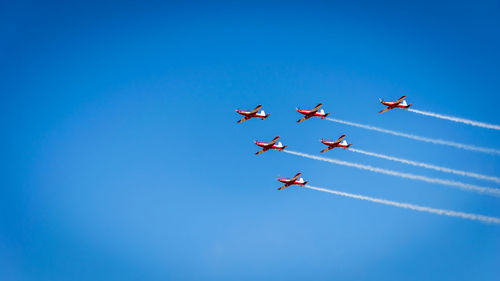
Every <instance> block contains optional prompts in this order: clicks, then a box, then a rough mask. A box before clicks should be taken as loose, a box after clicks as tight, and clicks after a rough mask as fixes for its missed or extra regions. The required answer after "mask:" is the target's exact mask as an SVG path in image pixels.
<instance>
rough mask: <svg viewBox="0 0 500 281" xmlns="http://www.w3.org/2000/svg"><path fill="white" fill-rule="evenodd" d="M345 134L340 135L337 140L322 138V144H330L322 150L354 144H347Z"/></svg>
mask: <svg viewBox="0 0 500 281" xmlns="http://www.w3.org/2000/svg"><path fill="white" fill-rule="evenodd" d="M344 138H345V135H342V136H340V138H338V139H337V140H336V141H326V140H321V143H322V144H325V145H328V147H327V148H325V149H323V150H321V151H320V152H321V153H323V152H327V151H328V150H330V149H334V148H335V147H342V148H343V149H348V148H349V146H351V145H352V143H350V144H347V141H345V140H344Z"/></svg>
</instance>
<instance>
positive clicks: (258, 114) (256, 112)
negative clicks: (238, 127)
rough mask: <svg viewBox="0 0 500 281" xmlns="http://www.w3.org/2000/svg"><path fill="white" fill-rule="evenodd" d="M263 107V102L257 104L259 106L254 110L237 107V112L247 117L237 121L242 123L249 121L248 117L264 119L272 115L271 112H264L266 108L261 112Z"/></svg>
mask: <svg viewBox="0 0 500 281" xmlns="http://www.w3.org/2000/svg"><path fill="white" fill-rule="evenodd" d="M261 108H262V104H259V105H257V107H256V108H254V110H252V111H248V110H239V109H236V112H238V113H239V114H241V115H243V116H245V117H243V118H241V119H240V120H238V121H237V122H238V123H241V122H244V121H247V120H248V119H251V118H260V119H261V120H264V119H266V118H267V117H269V115H271V114H266V113H265V112H264V110H261V111H260V112H259V110H260V109H261Z"/></svg>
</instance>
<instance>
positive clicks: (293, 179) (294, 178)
mask: <svg viewBox="0 0 500 281" xmlns="http://www.w3.org/2000/svg"><path fill="white" fill-rule="evenodd" d="M300 175H302V173H297V174H296V175H295V177H293V178H292V179H291V181H290V182H294V181H296V180H297V179H298V178H299V177H300Z"/></svg>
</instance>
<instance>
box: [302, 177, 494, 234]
mask: <svg viewBox="0 0 500 281" xmlns="http://www.w3.org/2000/svg"><path fill="white" fill-rule="evenodd" d="M304 187H306V188H309V189H314V190H317V191H323V192H327V193H331V194H335V195H340V196H344V197H349V198H355V199H360V200H365V201H370V202H374V203H379V204H384V205H389V206H394V207H399V208H405V209H410V210H414V211H419V212H427V213H432V214H437V215H443V216H449V217H458V218H462V219H469V220H475V221H481V222H486V223H495V224H500V218H496V217H489V216H483V215H478V214H470V213H463V212H457V211H450V210H443V209H435V208H431V207H425V206H419V205H413V204H409V203H400V202H396V201H390V200H385V199H379V198H373V197H368V196H364V195H359V194H352V193H347V192H342V191H337V190H331V189H326V188H321V187H315V186H310V185H306V186H304Z"/></svg>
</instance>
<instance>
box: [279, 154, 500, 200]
mask: <svg viewBox="0 0 500 281" xmlns="http://www.w3.org/2000/svg"><path fill="white" fill-rule="evenodd" d="M283 152H286V153H289V154H293V155H297V156H302V157H305V158H309V159H314V160H319V161H325V162H329V163H333V164H337V165H343V166H347V167H353V168H358V169H362V170H367V171H371V172H375V173H380V174H385V175H390V176H396V177H401V178H405V179H411V180H419V181H424V182H428V183H437V184H442V185H447V186H454V187H458V188H461V189H464V190H469V191H471V190H472V191H477V192H480V193H485V194H490V195H495V196H500V189H497V188H492V187H483V186H477V185H473V184H468V183H463V182H458V181H451V180H445V179H439V178H429V177H425V176H420V175H414V174H408V173H402V172H397V171H393V170H387V169H382V168H377V167H373V166H369V165H363V164H358V163H351V162H346V161H342V160H337V159H332V158H324V157H320V156H315V155H310V154H306V153H302V152H296V151H291V150H283Z"/></svg>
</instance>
